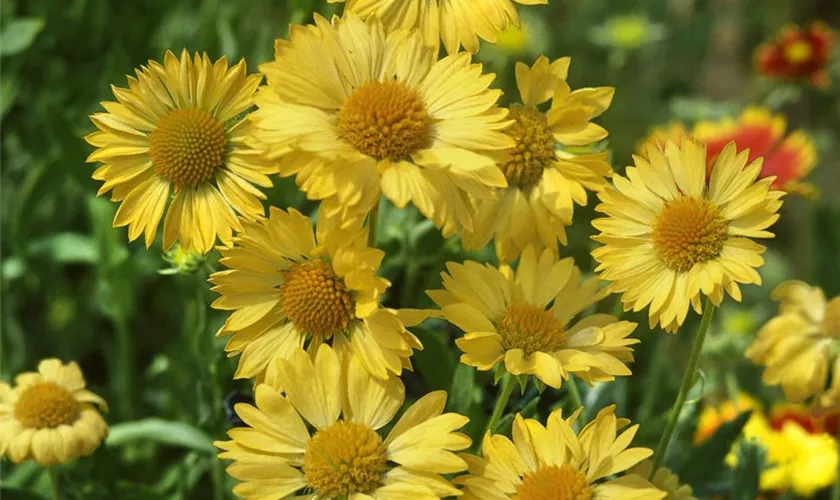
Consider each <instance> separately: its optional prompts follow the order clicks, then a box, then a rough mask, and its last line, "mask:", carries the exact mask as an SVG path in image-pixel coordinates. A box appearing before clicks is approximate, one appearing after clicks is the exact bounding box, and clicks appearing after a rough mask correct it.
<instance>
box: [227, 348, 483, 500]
mask: <svg viewBox="0 0 840 500" xmlns="http://www.w3.org/2000/svg"><path fill="white" fill-rule="evenodd" d="M344 361H345V363H344V366H345V367H346V368H343V367H342V363H341V361H340V360H339V357H338V356H337V355H336V353H335V352H334V351H333V350H332V349H330V348H329V347H328V346H326V345H321V347H320V348H319V349H318V352H317V354H316V356H315V359H314V361H313V360H312V357H310V355H309V354H307V353H306V352H304V351H302V350H300V349H298V350H297V351H296V352H295V353H293V354H292V356H291V357H290V359H289V360H283V359H280V360H278V361H277V365H278V382H279V385H280V386H281V387H283V389H284V390H285V394H281V393H280V392H279V391H277V390H275V389H274V388H273V387H271V386H269V385H268V384H261V385H258V386H257V389H256V407H255V406H251V405H249V404H244V403H239V404H237V405H236V412H237V413H238V414H239V417H240V418H242V420H243V421H244V422H245V423H246V424H247V425H248V426H249V427H247V428H246V427H243V428H236V429H231V430H230V431H228V436H229V437H230V438H231V439H232V441H226V442H219V441H217V442H216V443H215V445H216V446H218V447H219V448H221V449H222V450H224V451H223V452H222V453H220V454H219V457H220V458H225V459H231V460H235V462H234V463H233V464H231V465H230V466H229V467H228V469H227V470H228V473H229V474H230V475H231V476H233V477H234V478H236V479H239V480H240V481H242V483H241V484H239V485H237V486H236V487H234V489H233V492H234V494H236V495H238V496H240V497H242V498H246V499H268V498H273V499H281V498H296V499H303V498H308V499H314V498H318V499H324V500H326V499H339V498H342V499H344V498H355V499H359V500H361V499H362V498H369V499H376V500H397V499H411V498H417V499H420V498H428V499H434V498H442V497H447V496H450V495H457V494H458V490H457V489H455V487H454V486H452V484H451V483H450V482H449V481H447V480H445V479H443V478H442V477H441V476H440V475H441V474H453V473H456V472H460V471H462V470H464V469H466V462H464V460H463V459H461V458H459V457H458V456H457V455H455V454H454V453H452V452H453V451H459V450H463V449H465V448H468V447H469V446H470V444H471V442H470V438H468V437H467V436H465V435H463V434H461V433H458V432H456V431H457V430H458V429H460V428H461V427H462V426H464V425H465V424H466V423H467V422H468V420H469V419H468V418H467V417H464V416H461V415H458V414H456V413H443V408H444V406H445V405H446V393H445V392H444V391H437V392H432V393H430V394H427V395H425V396H424V397H422V398H420V399H419V400H418V401H417V402H416V403H414V404H413V405H412V406H411V407H410V408H409V409H408V410H406V412H405V413H404V414H403V416H402V417H401V418H400V419H399V420H398V421H397V422H396V424H395V425H394V426H393V427H392V429H391V432H390V433H389V434H388V435H387V437H384V436H383V434H381V433H380V432H379V431H380V430H381V429H382V428H383V427H384V426H385V425H387V424H388V423H389V422H391V420H392V419H393V418H394V415H395V414H396V413H397V410H399V408H400V406H401V405H402V403H403V400H404V399H405V388H404V386H403V383H402V382H401V381H400V380H399V379H398V378H396V377H392V378H390V379H387V380H380V379H376V378H373V377H371V376H370V375H369V374H368V373H367V372H366V370H365V369H364V368H362V366H361V365H360V364H359V362H358V358H356V357H352V358H349V359H345V360H344ZM309 429H314V434H313V435H310V430H309ZM383 437H384V439H383ZM296 492H297V494H298V495H304V496H293V495H295V493H296Z"/></svg>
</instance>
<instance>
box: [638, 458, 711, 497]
mask: <svg viewBox="0 0 840 500" xmlns="http://www.w3.org/2000/svg"><path fill="white" fill-rule="evenodd" d="M652 470H653V462H651V461H650V460H645V461H644V462H640V463H638V464H636V465H634V466H633V468H631V469H630V470H629V471H628V472H629V473H630V474H636V475H638V476H641V477H648V476H650V473H651V471H652ZM650 481H651V483H653V485H654V486H656V487H657V488H659V489H660V490H662V491H664V492H665V493H666V495H665V500H697V497H695V496H694V490H693V489H692V488H691V486H689V485H687V484H681V483H680V478H679V477H678V476H677V475H676V474H674V473H673V472H671V471H670V470H669V469H667V468H665V467H660V468H659V469H657V470H656V474H654V475H653V478H652V479H651V480H650Z"/></svg>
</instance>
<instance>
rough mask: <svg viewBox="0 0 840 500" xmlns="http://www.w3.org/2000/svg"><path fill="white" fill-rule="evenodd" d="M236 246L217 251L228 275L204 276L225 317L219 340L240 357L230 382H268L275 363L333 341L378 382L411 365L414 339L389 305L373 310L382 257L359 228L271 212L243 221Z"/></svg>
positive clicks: (380, 286)
mask: <svg viewBox="0 0 840 500" xmlns="http://www.w3.org/2000/svg"><path fill="white" fill-rule="evenodd" d="M234 243H235V245H234V246H233V247H231V248H223V249H221V250H220V252H221V254H222V258H221V260H220V261H219V262H220V263H221V264H223V265H225V266H227V267H228V268H229V269H227V270H224V271H220V272H217V273H215V274H213V275H212V276H211V277H210V282H211V283H213V285H214V287H213V290H214V291H216V292H218V293H219V294H221V297H219V298H217V299H216V301H215V302H213V307H214V308H216V309H221V310H230V311H233V312H232V313H231V314H230V316H229V317H228V319H227V321H226V322H225V324H224V326H222V328H221V329H220V330H219V332H218V334H217V335H219V336H221V335H232V336H231V338H230V340H229V341H228V343H227V346H226V347H225V350H226V351H227V352H229V353H230V354H231V355H236V354H241V358H240V359H239V367H238V369H237V370H236V375H235V376H236V378H250V377H257V378H258V379H260V380H262V378H263V376H264V375H266V370H268V373H267V375H268V378H269V380H271V379H272V377H273V376H274V373H273V371H274V368H275V367H276V363H275V362H274V360H275V359H277V358H287V357H289V356H290V355H291V354H292V353H294V352H295V351H296V349H298V348H300V347H304V346H306V347H307V349H308V350H309V351H311V352H315V351H317V349H318V347H319V346H320V345H321V344H322V343H324V342H331V343H332V345H333V347H334V348H335V349H336V351H337V352H339V353H340V354H341V355H345V354H349V353H353V354H355V355H356V356H359V359H360V361H361V363H362V365H363V366H364V367H365V368H366V369H368V370H369V371H370V372H371V373H372V374H374V375H375V376H377V377H379V378H387V377H389V376H391V375H392V374H396V375H399V374H400V373H402V369H403V368H410V367H411V362H410V361H409V358H410V357H411V354H412V352H413V350H414V349H422V346H421V344H420V341H419V340H417V338H416V337H415V336H414V335H412V334H411V333H410V332H409V331H408V330H406V329H405V326H404V323H403V321H402V320H401V319H400V317H399V316H398V313H397V311H395V310H393V309H387V308H381V307H380V306H379V297H380V295H381V294H382V293H383V292H384V291H385V290H386V289H387V288H388V287H389V286H390V282H388V280H385V279H383V278H379V277H377V276H376V272H377V270H378V269H379V265H380V263H381V262H382V258H383V257H384V255H385V254H384V252H382V251H381V250H377V249H374V248H368V247H367V230H365V229H363V228H361V227H355V228H347V229H339V228H336V227H334V226H332V225H331V224H330V223H329V221H328V220H326V219H325V218H323V217H319V219H318V225H317V230H316V232H315V234H313V228H312V223H311V222H310V221H309V218H307V217H306V216H304V215H302V214H301V213H300V212H298V211H296V210H294V209H290V210H289V211H288V212H285V211H283V210H280V209H277V208H275V207H271V209H270V214H269V217H268V218H267V219H266V218H260V219H257V220H255V221H252V222H244V223H243V228H242V232H240V233H239V234H238V235H237V237H236V238H235V239H234Z"/></svg>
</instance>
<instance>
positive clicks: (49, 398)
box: [0, 359, 108, 467]
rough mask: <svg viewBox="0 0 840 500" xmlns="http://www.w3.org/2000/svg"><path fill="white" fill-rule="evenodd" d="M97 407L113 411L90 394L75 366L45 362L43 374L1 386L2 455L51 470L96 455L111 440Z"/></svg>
mask: <svg viewBox="0 0 840 500" xmlns="http://www.w3.org/2000/svg"><path fill="white" fill-rule="evenodd" d="M95 406H99V407H101V408H102V409H105V410H107V408H108V406H107V405H106V404H105V400H103V399H102V398H100V397H99V396H97V395H96V394H94V393H92V392H90V391H89V390H87V389H85V379H84V377H83V376H82V371H81V370H80V369H79V365H77V364H76V363H75V362H70V363H68V364H66V365H63V364H62V363H61V361H59V360H57V359H45V360H43V361H41V362H40V363H39V364H38V372H37V373H36V372H26V373H21V374H20V375H18V376H17V377H15V384H14V387H11V386H9V384H6V383H5V382H0V456H3V457H6V458H8V459H9V460H11V461H12V462H14V463H19V462H22V461H24V460H27V459H30V458H34V459H35V461H36V462H38V463H39V464H41V465H42V466H45V467H47V466H50V465H55V464H63V463H66V462H67V461H68V460H70V459H72V458H78V457H84V456H87V455H90V454H91V453H93V452H94V451H95V450H96V449H97V448H99V445H100V444H101V443H102V440H103V439H105V436H107V435H108V425H107V424H106V423H105V421H104V420H103V419H102V416H101V415H100V414H99V412H98V411H97V409H96V407H95Z"/></svg>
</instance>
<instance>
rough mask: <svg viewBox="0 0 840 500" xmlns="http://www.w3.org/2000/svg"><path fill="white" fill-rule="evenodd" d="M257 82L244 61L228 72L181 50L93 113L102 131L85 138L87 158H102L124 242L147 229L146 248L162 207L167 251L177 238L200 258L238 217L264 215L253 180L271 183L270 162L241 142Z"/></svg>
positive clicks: (223, 64)
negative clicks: (89, 148)
mask: <svg viewBox="0 0 840 500" xmlns="http://www.w3.org/2000/svg"><path fill="white" fill-rule="evenodd" d="M261 80H262V76H260V75H248V73H247V71H246V68H245V61H244V60H243V61H240V62H239V64H237V65H236V66H234V67H232V68H228V63H227V60H226V59H225V58H221V59H219V60H218V61H216V62H215V63H213V62H211V61H210V59H209V58H208V57H207V54H203V55H199V54H197V53H196V54H195V57H192V58H191V57H190V55H189V54H188V53H187V51H186V50H184V51H183V52H182V53H181V57H180V59H179V58H178V57H176V56H175V55H174V54H173V53H172V52H167V53H166V55H165V56H164V60H163V64H160V63H158V62H156V61H149V65H148V66H142V67H140V69H138V70H137V78H133V77H128V87H129V88H127V89H125V88H120V87H112V88H113V91H114V95H115V96H116V98H117V102H103V103H102V106H103V107H104V108H105V110H106V111H107V113H95V114H93V115H92V116H91V117H90V119H91V121H93V124H94V125H96V128H98V129H99V130H97V131H96V132H93V133H91V134H90V135H88V136H87V137H85V140H87V142H88V143H90V144H91V145H93V146H96V147H97V148H98V149H97V150H96V151H94V152H93V153H91V155H90V156H89V157H88V159H87V161H88V162H101V163H102V166H101V167H99V168H98V169H96V171H95V172H94V173H93V178H94V179H96V180H101V181H104V184H103V185H102V187H101V188H100V189H99V192H98V194H100V195H101V194H103V193H107V192H108V191H111V199H112V200H113V201H117V202H121V204H120V208H119V209H118V210H117V214H116V216H115V217H114V227H121V226H128V238H129V240H134V239H136V238H138V237H139V236H140V234H144V235H145V238H144V241H145V243H146V247H149V246H150V245H151V244H152V242H153V241H154V239H155V235H156V234H157V228H158V226H159V225H160V221H161V218H163V214H164V211H166V218H165V220H164V223H163V247H164V250H168V249H169V248H170V247H171V246H172V245H173V244H174V243H175V242H176V241H177V242H179V243H180V244H181V246H182V247H183V248H184V249H186V250H195V251H197V252H199V253H202V254H203V253H207V252H208V251H210V249H211V248H212V247H213V244H214V243H215V241H216V239H217V238H218V239H219V240H221V241H222V243H225V244H228V243H230V241H231V238H232V231H233V230H239V228H240V225H239V222H238V220H237V214H240V215H242V216H245V217H248V218H250V217H253V216H256V215H262V214H263V213H264V210H263V206H262V202H261V200H262V199H264V198H265V195H264V194H263V193H262V192H260V191H259V189H257V188H256V187H254V186H255V185H256V186H261V187H270V186H271V180H269V178H268V175H269V174H272V173H274V172H276V167H275V166H273V165H271V164H269V163H268V162H266V161H265V160H264V159H263V158H262V157H261V154H260V152H259V151H256V150H253V149H251V148H250V147H248V146H246V145H245V137H246V136H247V135H248V130H249V128H250V124H249V123H248V122H246V121H244V120H243V118H242V115H243V113H245V112H246V111H247V110H248V109H249V108H250V107H251V106H252V105H253V104H252V101H251V96H252V95H253V93H254V92H255V91H256V89H257V86H258V85H259V83H260V81H261ZM172 193H174V196H170V195H171V194H172ZM170 198H171V200H170ZM167 206H168V208H167Z"/></svg>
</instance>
